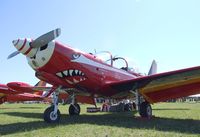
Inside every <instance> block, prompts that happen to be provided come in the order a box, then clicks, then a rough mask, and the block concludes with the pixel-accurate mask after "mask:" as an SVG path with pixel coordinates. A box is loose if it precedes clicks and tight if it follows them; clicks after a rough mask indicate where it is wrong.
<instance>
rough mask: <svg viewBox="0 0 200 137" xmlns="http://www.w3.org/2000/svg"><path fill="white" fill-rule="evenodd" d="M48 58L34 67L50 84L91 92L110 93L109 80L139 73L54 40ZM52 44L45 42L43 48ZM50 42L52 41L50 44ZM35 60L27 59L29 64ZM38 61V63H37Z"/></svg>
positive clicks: (39, 75)
mask: <svg viewBox="0 0 200 137" xmlns="http://www.w3.org/2000/svg"><path fill="white" fill-rule="evenodd" d="M53 44H55V47H54V48H52V49H53V52H52V54H51V55H49V56H51V57H50V59H49V60H48V62H47V63H46V64H45V65H43V66H42V67H36V68H34V69H35V70H36V72H37V73H36V76H37V77H38V78H40V79H41V80H44V81H46V82H48V83H50V84H52V85H57V86H59V85H62V86H64V87H67V88H77V89H79V90H81V91H85V92H89V93H90V94H91V95H103V96H112V95H115V94H117V91H115V90H113V89H111V88H110V87H108V86H107V85H108V84H109V83H113V82H120V81H124V80H129V79H134V78H136V77H138V76H140V75H139V74H136V73H131V72H128V71H125V70H122V69H118V68H114V67H113V66H111V65H108V64H106V63H104V62H103V61H102V60H100V59H98V58H97V57H96V56H94V55H91V54H88V53H84V52H81V51H77V50H75V49H73V48H70V47H69V46H66V45H62V44H60V43H58V42H55V43H53ZM53 44H49V45H48V47H47V49H48V48H50V46H52V45H53ZM53 46H54V45H53ZM33 60H34V61H35V62H39V61H38V60H37V57H36V58H35V59H31V60H30V59H28V61H29V64H30V65H31V66H33V64H31V63H32V62H33ZM39 65H40V64H39Z"/></svg>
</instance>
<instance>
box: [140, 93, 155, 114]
mask: <svg viewBox="0 0 200 137" xmlns="http://www.w3.org/2000/svg"><path fill="white" fill-rule="evenodd" d="M136 109H137V110H138V112H139V114H140V116H141V117H144V118H151V117H152V108H151V105H150V104H149V102H147V101H144V99H141V96H140V94H139V92H138V91H136Z"/></svg>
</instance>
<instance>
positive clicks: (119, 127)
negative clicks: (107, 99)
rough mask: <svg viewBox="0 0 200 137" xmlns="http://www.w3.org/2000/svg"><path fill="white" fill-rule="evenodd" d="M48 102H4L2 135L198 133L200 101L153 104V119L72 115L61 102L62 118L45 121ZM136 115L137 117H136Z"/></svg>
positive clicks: (0, 111) (129, 114) (126, 114)
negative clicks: (57, 121) (49, 121)
mask: <svg viewBox="0 0 200 137" xmlns="http://www.w3.org/2000/svg"><path fill="white" fill-rule="evenodd" d="M47 106H48V105H45V104H3V105H1V106H0V136H20V137H21V136H26V137H33V136H34V137H46V136H51V137H56V136H58V137H63V136H64V137H115V136H116V137H127V136H145V137H147V136H158V137H163V136H166V137H168V136H171V137H174V136H199V137H200V103H160V104H155V105H153V106H152V107H153V115H155V117H154V118H152V119H149V120H148V119H141V118H139V117H138V114H137V113H135V112H121V113H107V112H99V113H86V107H87V106H86V105H82V106H81V109H82V111H81V115H80V116H75V117H70V116H69V115H68V113H67V112H68V106H62V105H60V107H59V109H60V111H61V114H62V116H61V121H60V123H58V124H47V123H45V122H44V121H43V119H42V115H43V111H44V110H45V108H46V107H47ZM134 116H135V117H134Z"/></svg>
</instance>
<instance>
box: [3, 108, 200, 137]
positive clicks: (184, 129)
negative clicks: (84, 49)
mask: <svg viewBox="0 0 200 137" xmlns="http://www.w3.org/2000/svg"><path fill="white" fill-rule="evenodd" d="M3 114H7V115H11V116H18V117H26V118H34V117H35V118H40V120H37V121H32V122H27V123H23V122H20V123H11V124H7V125H1V126H0V131H1V132H0V135H8V134H13V133H17V132H24V131H32V130H36V129H43V128H48V127H56V126H66V125H72V124H94V125H101V126H113V127H122V128H130V129H147V130H148V129H149V130H151V129H152V130H157V131H163V132H177V133H187V134H200V130H199V129H200V120H192V119H173V118H164V117H155V118H152V119H141V118H137V117H133V114H132V113H119V114H118V113H109V114H100V115H96V114H94V115H91V114H89V115H85V114H83V115H80V116H73V117H70V116H69V115H67V114H62V115H61V120H60V123H56V124H48V123H45V122H44V121H43V119H42V114H41V113H18V112H13V113H11V112H9V113H3ZM131 114H132V115H131Z"/></svg>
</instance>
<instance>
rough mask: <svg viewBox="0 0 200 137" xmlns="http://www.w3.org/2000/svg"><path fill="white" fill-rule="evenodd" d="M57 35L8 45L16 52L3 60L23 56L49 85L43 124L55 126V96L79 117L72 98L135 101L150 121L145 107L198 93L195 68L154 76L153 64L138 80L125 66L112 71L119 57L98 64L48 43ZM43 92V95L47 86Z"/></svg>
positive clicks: (92, 57) (199, 73)
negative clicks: (63, 99)
mask: <svg viewBox="0 0 200 137" xmlns="http://www.w3.org/2000/svg"><path fill="white" fill-rule="evenodd" d="M60 33H61V30H60V29H55V30H52V31H50V32H48V33H46V34H44V35H42V36H40V37H38V38H37V39H27V38H24V39H17V40H13V44H14V46H15V48H16V49H17V51H16V52H14V53H12V54H11V55H9V56H8V58H11V57H13V56H15V55H17V54H19V53H22V54H24V55H25V56H26V58H27V60H28V64H29V65H30V66H31V68H33V69H34V70H35V76H36V77H37V78H39V79H40V80H42V81H45V82H47V83H49V84H51V85H53V86H52V87H51V89H49V90H48V91H47V92H46V94H44V96H45V97H48V96H49V95H50V94H52V93H53V105H52V106H50V107H48V108H47V109H46V110H45V112H44V120H45V121H46V122H57V121H59V119H60V111H59V109H58V98H59V96H60V94H67V96H66V100H69V99H71V100H72V103H71V105H70V107H69V114H70V115H79V113H80V106H79V105H78V103H77V102H79V101H78V100H77V99H78V96H79V97H82V99H83V101H84V100H85V101H86V103H88V102H89V103H95V102H94V101H93V100H94V98H95V97H104V98H114V99H126V98H131V97H135V98H136V105H137V110H138V111H139V114H140V115H141V116H142V117H150V116H152V108H151V105H150V104H152V103H156V102H161V101H166V100H168V99H173V98H179V97H184V96H188V95H193V94H197V93H199V92H200V66H198V67H192V68H187V69H181V70H176V71H171V72H166V73H159V74H155V72H156V71H155V68H156V67H155V66H156V65H154V64H155V63H153V65H152V67H151V69H150V75H141V74H138V73H135V72H133V71H131V70H130V69H129V67H128V64H127V62H126V61H125V64H126V66H125V67H123V68H116V67H114V63H115V62H116V61H117V60H120V59H122V60H125V59H124V58H121V57H113V56H112V55H111V54H108V55H109V59H107V60H103V59H101V58H99V57H98V56H96V55H93V54H90V53H85V52H82V51H79V50H77V49H73V48H71V47H69V46H68V45H64V44H61V43H59V42H56V41H54V39H55V38H56V37H58V36H59V35H60ZM32 89H35V87H32ZM43 90H47V87H44V88H43Z"/></svg>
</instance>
